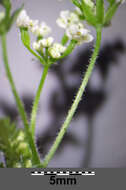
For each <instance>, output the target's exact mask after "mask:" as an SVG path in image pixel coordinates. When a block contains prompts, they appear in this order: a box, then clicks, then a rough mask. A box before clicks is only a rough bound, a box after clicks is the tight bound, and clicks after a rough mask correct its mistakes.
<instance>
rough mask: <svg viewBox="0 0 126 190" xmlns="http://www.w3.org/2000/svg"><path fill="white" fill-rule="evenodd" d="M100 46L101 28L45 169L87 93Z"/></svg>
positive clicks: (98, 29)
mask: <svg viewBox="0 0 126 190" xmlns="http://www.w3.org/2000/svg"><path fill="white" fill-rule="evenodd" d="M100 44H101V28H97V39H96V45H95V49H94V52H93V55H92V57H91V60H90V64H89V66H88V69H87V71H86V73H85V75H84V78H83V81H82V84H81V86H80V88H79V90H78V93H77V95H76V97H75V100H74V102H73V104H72V106H71V109H70V110H69V112H68V115H67V117H66V120H65V122H64V124H63V125H62V127H61V130H60V132H59V134H58V136H57V137H56V140H55V142H54V144H53V145H52V147H51V149H50V151H49V152H48V154H47V155H46V157H45V159H44V161H43V163H42V167H43V168H46V167H47V165H48V163H49V161H50V160H51V159H52V157H53V156H54V154H55V152H56V150H57V148H58V147H59V144H60V143H61V141H62V139H63V137H64V134H65V133H66V130H67V128H68V126H69V124H70V122H71V120H72V118H73V116H74V113H75V111H76V109H77V107H78V104H79V102H80V101H81V98H82V95H83V93H84V91H85V88H86V86H87V83H88V81H89V78H90V76H91V73H92V71H93V68H94V65H95V62H96V59H97V56H98V53H99V49H100Z"/></svg>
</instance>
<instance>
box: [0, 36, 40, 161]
mask: <svg viewBox="0 0 126 190" xmlns="http://www.w3.org/2000/svg"><path fill="white" fill-rule="evenodd" d="M2 51H3V60H4V66H5V70H6V75H7V77H8V80H9V83H10V86H11V90H12V93H13V95H14V98H15V101H16V104H17V108H18V111H19V114H20V116H21V119H22V121H23V124H24V128H25V131H26V135H27V139H28V142H29V145H30V148H31V151H32V156H33V163H34V164H40V158H39V156H38V153H37V151H36V146H35V143H34V139H33V138H32V135H31V133H30V130H29V124H28V120H27V115H26V112H25V109H24V105H23V103H22V101H21V99H20V97H19V95H18V93H17V90H16V87H15V84H14V80H13V77H12V74H11V71H10V67H9V64H8V56H7V47H6V34H3V35H2Z"/></svg>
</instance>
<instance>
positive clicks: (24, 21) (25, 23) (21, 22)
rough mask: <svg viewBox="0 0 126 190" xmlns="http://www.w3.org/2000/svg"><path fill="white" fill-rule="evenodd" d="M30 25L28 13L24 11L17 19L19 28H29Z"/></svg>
mask: <svg viewBox="0 0 126 190" xmlns="http://www.w3.org/2000/svg"><path fill="white" fill-rule="evenodd" d="M29 23H30V18H29V16H28V15H27V12H26V11H25V10H22V11H21V12H20V14H19V16H18V18H17V26H18V27H24V28H28V27H29Z"/></svg>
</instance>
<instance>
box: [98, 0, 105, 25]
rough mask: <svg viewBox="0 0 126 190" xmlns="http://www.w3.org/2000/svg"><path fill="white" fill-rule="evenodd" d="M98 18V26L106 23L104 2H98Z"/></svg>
mask: <svg viewBox="0 0 126 190" xmlns="http://www.w3.org/2000/svg"><path fill="white" fill-rule="evenodd" d="M96 17H97V22H98V24H103V21H104V0H96Z"/></svg>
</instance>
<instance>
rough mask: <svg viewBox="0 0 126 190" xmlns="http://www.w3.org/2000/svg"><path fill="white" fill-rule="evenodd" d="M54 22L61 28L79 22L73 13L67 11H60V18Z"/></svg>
mask: <svg viewBox="0 0 126 190" xmlns="http://www.w3.org/2000/svg"><path fill="white" fill-rule="evenodd" d="M56 22H57V24H58V25H59V26H60V27H61V28H67V27H68V26H69V25H71V24H74V23H77V22H79V17H78V15H77V14H76V13H74V12H70V11H68V10H66V11H61V13H60V17H59V18H58V19H57V21H56Z"/></svg>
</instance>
